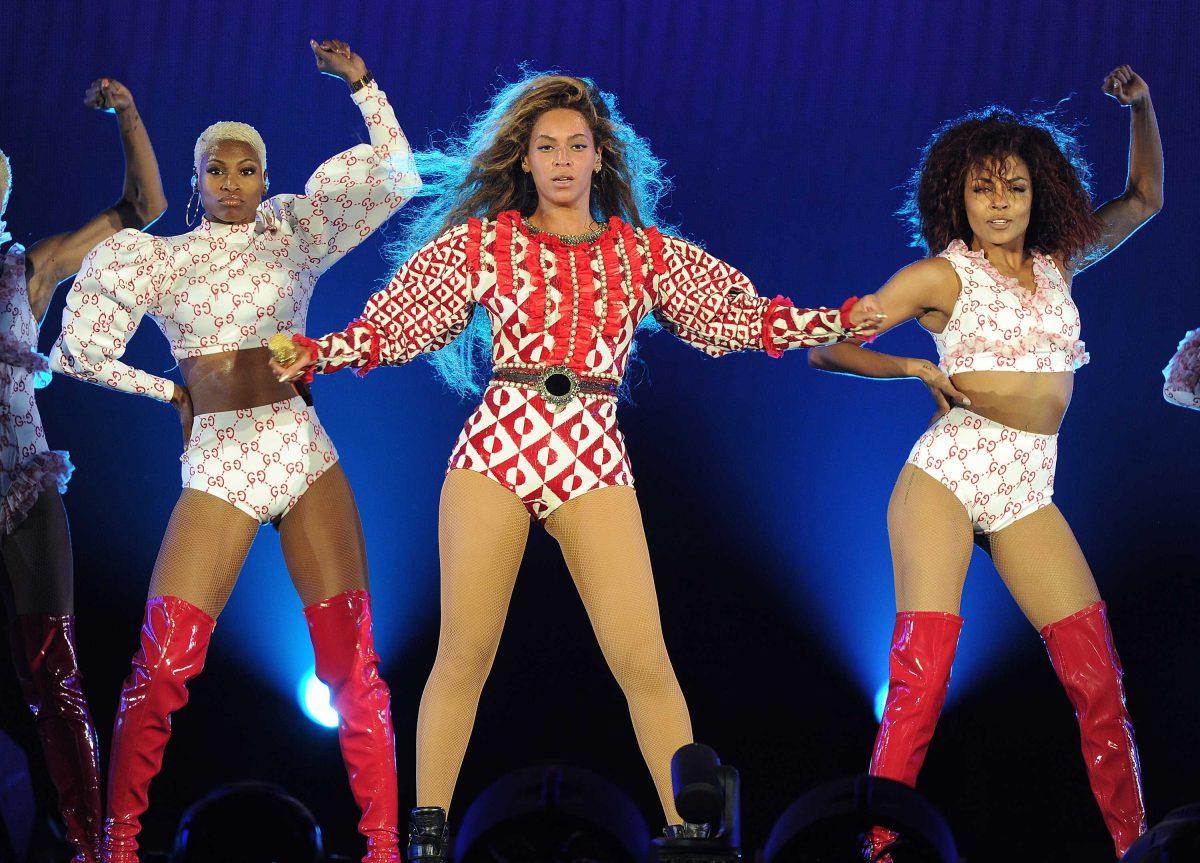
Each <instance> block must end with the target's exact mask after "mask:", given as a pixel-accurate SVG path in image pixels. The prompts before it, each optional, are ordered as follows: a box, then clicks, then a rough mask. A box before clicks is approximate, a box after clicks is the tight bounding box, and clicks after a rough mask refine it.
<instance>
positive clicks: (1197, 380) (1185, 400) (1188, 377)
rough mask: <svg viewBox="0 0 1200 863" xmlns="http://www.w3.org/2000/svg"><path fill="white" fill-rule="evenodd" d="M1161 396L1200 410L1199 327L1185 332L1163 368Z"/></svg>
mask: <svg viewBox="0 0 1200 863" xmlns="http://www.w3.org/2000/svg"><path fill="white" fill-rule="evenodd" d="M1163 378H1164V379H1165V380H1166V384H1165V385H1164V386H1163V396H1164V397H1165V398H1166V399H1167V400H1168V401H1171V402H1174V403H1175V404H1177V405H1182V406H1183V407H1185V408H1194V409H1196V410H1200V329H1196V330H1192V331H1191V332H1190V333H1187V334H1186V335H1185V336H1184V337H1183V340H1182V341H1180V343H1179V348H1178V350H1177V351H1176V352H1175V356H1173V357H1171V361H1170V362H1169V363H1167V367H1166V368H1165V369H1163Z"/></svg>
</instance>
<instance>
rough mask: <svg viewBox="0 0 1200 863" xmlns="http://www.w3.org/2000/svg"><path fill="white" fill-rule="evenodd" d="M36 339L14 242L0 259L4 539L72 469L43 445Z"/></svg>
mask: <svg viewBox="0 0 1200 863" xmlns="http://www.w3.org/2000/svg"><path fill="white" fill-rule="evenodd" d="M2 227H3V223H2V222H0V229H2ZM37 337H38V325H37V321H36V320H34V318H33V310H32V309H30V307H29V288H28V286H27V285H26V283H25V249H24V248H22V247H21V245H20V244H19V243H13V244H12V245H11V246H9V247H8V250H7V251H6V252H5V253H4V256H3V258H2V259H0V528H2V529H3V531H4V535H5V536H7V535H8V534H10V533H12V532H13V530H15V529H16V527H17V525H19V524H20V523H21V522H22V521H24V519H25V516H26V515H28V514H29V510H30V508H31V507H32V506H33V505H34V504H35V503H36V502H37V499H38V495H39V494H41V492H42V490H43V489H48V488H56V489H58V491H59V493H60V494H61V493H63V492H65V491H66V490H67V481H68V480H69V479H70V478H71V471H72V470H73V468H72V466H71V459H70V457H69V456H68V454H67V453H65V452H62V451H59V450H51V449H50V448H49V447H47V446H46V433H45V432H44V431H43V430H42V418H41V416H40V415H39V414H38V409H37V402H36V401H35V400H34V396H33V393H34V390H36V389H39V388H41V387H44V386H45V385H46V384H48V383H50V364H49V363H48V362H47V361H46V358H45V357H44V356H42V355H41V354H39V353H38V352H37Z"/></svg>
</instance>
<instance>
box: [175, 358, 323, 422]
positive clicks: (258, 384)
mask: <svg viewBox="0 0 1200 863" xmlns="http://www.w3.org/2000/svg"><path fill="white" fill-rule="evenodd" d="M270 359H271V351H270V349H269V348H246V349H244V350H240V351H225V352H223V353H219V354H204V355H203V356H199V357H188V358H187V359H183V360H180V361H179V369H180V371H182V372H183V380H184V382H185V383H186V384H187V388H188V393H189V395H191V398H192V410H193V411H194V412H195V413H196V414H209V413H218V412H220V411H234V410H244V409H246V408H255V407H259V406H260V405H269V404H272V403H274V402H281V401H286V400H288V399H290V398H294V397H295V396H296V395H298V394H301V395H302V393H301V392H300V390H299V389H298V388H297V385H295V384H285V383H280V382H279V379H278V378H277V377H275V374H274V372H272V371H271V369H270V367H269V366H268V365H267V363H268V362H269V361H270ZM300 386H303V385H300Z"/></svg>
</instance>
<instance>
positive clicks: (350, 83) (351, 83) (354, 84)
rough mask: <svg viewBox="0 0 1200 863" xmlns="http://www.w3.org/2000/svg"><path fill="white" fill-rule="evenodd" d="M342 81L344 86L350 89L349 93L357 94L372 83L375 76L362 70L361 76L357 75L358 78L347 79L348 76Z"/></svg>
mask: <svg viewBox="0 0 1200 863" xmlns="http://www.w3.org/2000/svg"><path fill="white" fill-rule="evenodd" d="M342 80H343V81H345V82H346V86H347V87H349V88H350V92H351V93H352V94H353V93H357V92H358V91H359V90H361V89H363V88H364V87H366V86H367V85H368V84H370V83H371V82H372V81H374V80H375V76H374V75H372V74H371V73H370V71H369V70H367V69H364V70H363V73H362V74H361V75H359V76H358V77H349V76H348V77H346V78H343V79H342Z"/></svg>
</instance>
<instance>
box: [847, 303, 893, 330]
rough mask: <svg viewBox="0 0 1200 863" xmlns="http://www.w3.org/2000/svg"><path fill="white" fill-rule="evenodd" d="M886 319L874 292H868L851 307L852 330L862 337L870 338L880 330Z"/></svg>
mask: <svg viewBox="0 0 1200 863" xmlns="http://www.w3.org/2000/svg"><path fill="white" fill-rule="evenodd" d="M886 319H887V315H885V314H884V313H883V309H882V308H881V307H880V305H879V300H877V299H876V298H875V295H874V294H867V295H866V296H865V297H863V298H862V299H861V300H859V301H858V302H857V303H855V304H854V306H853V308H851V309H850V326H851V328H852V329H851V331H852V332H853V333H854V335H856V336H859V337H862V338H870V337H871V336H873V335H875V334H876V333H877V332H879V328H880V327H881V326H883V322H884V321H885V320H886Z"/></svg>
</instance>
